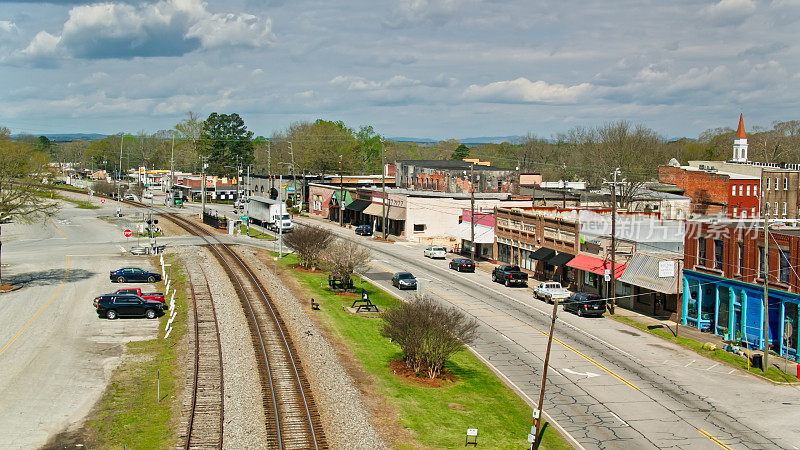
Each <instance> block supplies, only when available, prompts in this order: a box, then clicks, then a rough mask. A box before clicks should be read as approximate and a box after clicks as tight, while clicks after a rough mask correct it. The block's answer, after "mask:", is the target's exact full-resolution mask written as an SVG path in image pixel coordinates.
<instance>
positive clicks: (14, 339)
mask: <svg viewBox="0 0 800 450" xmlns="http://www.w3.org/2000/svg"><path fill="white" fill-rule="evenodd" d="M68 276H69V256H67V261H66V267H65V269H64V278H62V279H61V284H59V285H58V289H56V292H55V293H54V294H53V296H52V297H50V300H48V301H47V303H45V304H44V305H42V307H41V308H39V310H38V311H36V314H34V315H33V317H31V318H30V319H29V320H28V321H27V322H25V325H23V326H22V328H20V329H19V331H17V334H15V335H14V336H12V337H11V339H9V340H8V342H6V345H4V346H3V347H2V348H0V355H2V354H3V353H5V351H6V350H8V348H9V347H11V344H13V343H14V341H16V340H17V339H18V338H19V337H20V336H21V335H22V333H24V332H25V330H27V329H28V327H30V326H31V324H32V323H33V322H34V321H36V319H37V318H38V317H39V315H41V314H42V313H43V312H44V310H45V309H47V307H48V306H50V303H52V302H53V300H55V299H56V297H57V296H58V294H59V293H60V292H61V289H63V288H64V283H66V281H67V277H68Z"/></svg>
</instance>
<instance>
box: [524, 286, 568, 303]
mask: <svg viewBox="0 0 800 450" xmlns="http://www.w3.org/2000/svg"><path fill="white" fill-rule="evenodd" d="M570 295H572V292H570V291H568V290H567V289H564V288H563V287H562V286H561V283H559V282H558V281H545V282H544V283H542V284H540V285H539V286H536V287H535V288H533V296H534V297H536V298H540V299H542V300H544V301H546V302H547V303H552V302H553V299H559V300H564V299H565V298H568V297H569V296H570Z"/></svg>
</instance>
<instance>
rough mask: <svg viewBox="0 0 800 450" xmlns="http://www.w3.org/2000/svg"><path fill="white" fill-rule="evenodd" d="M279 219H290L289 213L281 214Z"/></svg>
mask: <svg viewBox="0 0 800 450" xmlns="http://www.w3.org/2000/svg"><path fill="white" fill-rule="evenodd" d="M281 219H283V220H289V219H291V217H289V215H288V214H284V215H282V216H281Z"/></svg>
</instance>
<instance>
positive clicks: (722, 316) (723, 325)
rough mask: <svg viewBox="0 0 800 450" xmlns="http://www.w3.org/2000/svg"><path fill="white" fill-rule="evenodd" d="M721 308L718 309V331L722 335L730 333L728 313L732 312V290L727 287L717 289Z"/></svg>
mask: <svg viewBox="0 0 800 450" xmlns="http://www.w3.org/2000/svg"><path fill="white" fill-rule="evenodd" d="M717 296H718V298H719V306H718V307H717V331H718V332H719V333H720V334H726V333H727V332H728V312H729V311H730V302H731V299H730V290H729V289H728V287H727V286H718V287H717Z"/></svg>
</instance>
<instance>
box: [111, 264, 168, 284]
mask: <svg viewBox="0 0 800 450" xmlns="http://www.w3.org/2000/svg"><path fill="white" fill-rule="evenodd" d="M108 277H109V278H110V279H111V282H112V283H113V282H117V283H125V282H127V281H141V282H145V283H155V282H156V281H161V274H160V273H154V272H148V271H146V270H142V269H140V268H138V267H123V268H122V269H117V270H112V271H111V272H109V274H108Z"/></svg>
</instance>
